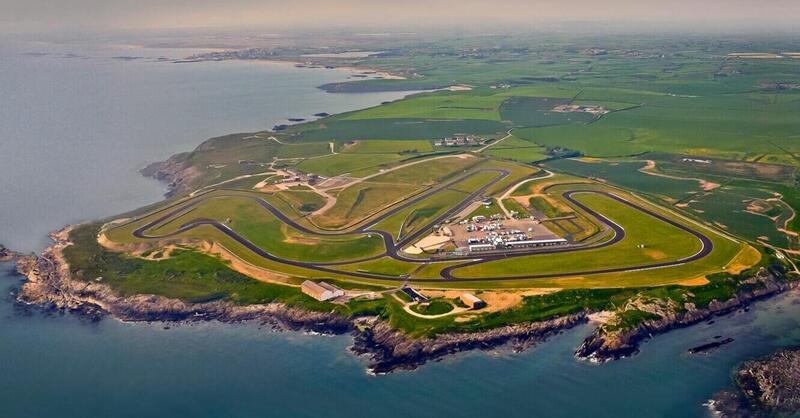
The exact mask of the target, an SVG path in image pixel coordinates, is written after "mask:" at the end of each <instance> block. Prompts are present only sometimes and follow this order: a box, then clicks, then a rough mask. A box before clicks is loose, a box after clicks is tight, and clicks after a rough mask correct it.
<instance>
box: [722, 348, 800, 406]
mask: <svg viewBox="0 0 800 418" xmlns="http://www.w3.org/2000/svg"><path fill="white" fill-rule="evenodd" d="M734 382H735V383H736V389H735V390H731V391H722V392H719V393H717V394H716V395H715V396H714V399H713V400H712V401H711V402H709V406H710V409H712V411H713V412H715V414H716V415H718V416H722V417H727V418H739V417H767V416H795V415H797V414H798V413H800V349H798V348H795V349H784V350H780V351H778V352H776V353H774V354H772V355H770V356H768V357H766V358H763V359H759V360H751V361H746V362H744V363H743V364H742V365H741V366H739V369H738V370H737V371H736V374H735V375H734Z"/></svg>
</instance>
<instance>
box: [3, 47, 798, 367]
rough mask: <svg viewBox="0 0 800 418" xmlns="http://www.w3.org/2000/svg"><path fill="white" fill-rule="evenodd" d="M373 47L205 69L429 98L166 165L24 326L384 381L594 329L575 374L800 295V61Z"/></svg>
mask: <svg viewBox="0 0 800 418" xmlns="http://www.w3.org/2000/svg"><path fill="white" fill-rule="evenodd" d="M371 42H373V41H369V42H367V43H366V44H364V43H362V44H354V45H349V46H343V47H341V48H339V49H341V50H339V49H337V50H336V51H329V50H326V51H315V50H313V48H298V49H275V50H254V49H242V50H230V51H226V52H216V53H213V54H211V55H207V56H194V57H191V58H190V59H189V60H191V61H196V60H221V59H262V58H263V59H270V60H275V59H280V60H285V61H292V62H298V61H302V62H308V65H314V66H326V67H355V68H358V67H361V68H368V69H369V70H367V71H373V72H374V71H378V72H385V73H386V74H387V75H388V74H394V75H398V74H399V75H402V77H389V76H380V77H372V78H369V79H362V78H357V79H356V80H354V81H349V82H346V83H343V84H335V85H328V86H325V87H324V88H325V89H326V90H327V91H332V92H341V91H382V90H383V91H387V90H393V91H395V90H425V92H422V93H415V94H411V95H409V96H407V97H406V98H404V99H401V100H397V101H394V102H388V103H384V104H381V105H379V106H375V107H372V108H367V109H361V110H357V111H353V112H348V113H343V114H336V115H328V114H327V113H320V114H318V115H317V116H318V117H319V119H316V120H311V121H301V120H296V122H299V123H297V124H293V125H282V126H280V129H274V130H272V131H270V130H264V131H259V132H250V133H237V134H230V135H226V136H222V137H217V138H212V139H209V140H207V141H205V142H204V143H202V144H201V145H200V146H198V147H197V148H196V149H195V150H193V151H191V152H186V153H181V154H177V155H174V156H172V157H169V158H168V159H167V160H165V161H163V162H158V163H153V164H151V165H149V166H148V167H147V168H145V169H144V170H143V174H145V175H147V176H150V177H154V178H157V179H159V180H162V181H164V182H165V183H167V184H168V185H169V187H170V192H169V194H168V198H167V199H166V200H165V201H163V202H160V203H157V204H154V205H152V206H149V207H145V208H140V209H136V210H134V211H132V212H130V213H126V214H122V215H119V216H115V217H112V218H109V219H104V220H99V221H97V222H91V223H86V224H81V225H73V226H70V227H67V228H66V229H64V230H62V231H59V232H57V233H54V234H53V239H54V241H55V244H54V245H53V246H51V247H50V248H49V249H48V250H47V251H45V253H44V254H43V255H42V256H40V257H23V258H21V259H20V260H19V261H18V269H19V271H20V272H22V273H23V274H25V275H26V276H27V277H28V278H29V281H28V282H27V283H26V284H25V285H24V286H23V289H22V291H21V292H20V295H19V298H20V300H23V301H25V302H28V303H40V304H52V305H53V306H55V307H57V308H60V309H77V310H87V309H88V310H90V311H94V310H98V309H99V310H102V311H105V312H109V313H111V314H113V315H114V316H116V317H118V318H121V319H124V320H132V321H153V320H177V321H192V320H212V319H213V320H220V321H242V320H262V321H268V322H270V323H272V324H273V325H274V326H275V327H277V328H284V329H309V330H314V331H319V332H330V333H352V334H353V335H354V345H353V347H352V350H353V351H354V352H356V353H358V354H363V355H366V356H368V357H369V358H370V359H371V362H370V366H369V367H370V370H371V371H372V372H374V373H385V372H390V371H393V370H395V369H410V368H414V367H417V366H419V365H421V364H423V363H425V362H426V361H428V360H431V359H435V358H439V357H442V356H445V355H447V354H450V353H454V352H458V351H463V350H470V349H489V348H492V347H497V346H500V345H505V344H511V345H513V347H515V348H517V349H523V348H525V347H527V346H529V345H530V344H532V343H535V342H538V341H541V340H543V339H546V338H547V337H548V336H551V335H553V334H554V333H557V332H559V331H561V330H564V329H567V328H570V327H573V326H575V325H576V324H580V323H584V322H586V321H592V322H593V323H595V324H597V327H596V330H595V331H594V333H592V334H591V335H590V336H589V337H587V339H586V340H585V341H584V342H583V344H582V345H581V346H580V347H576V356H577V357H579V358H583V359H588V360H591V361H597V362H603V361H606V360H610V359H617V358H621V357H626V356H630V355H632V354H634V353H636V352H637V351H638V350H639V345H640V343H641V342H642V341H643V340H645V339H647V338H648V337H649V336H651V335H653V334H655V333H659V332H665V331H668V330H670V329H672V328H675V327H681V326H687V325H691V324H694V323H697V322H700V321H704V320H707V319H708V318H710V317H712V316H714V315H719V314H724V313H727V312H731V311H733V310H736V309H739V308H741V307H743V306H745V305H746V304H747V303H749V302H750V301H753V300H755V299H759V298H763V297H768V296H770V295H773V294H776V293H779V292H782V291H785V290H787V289H790V288H792V287H794V286H795V284H796V282H797V278H798V277H800V276H798V271H797V268H796V267H795V264H794V258H795V257H796V256H797V254H798V250H800V244H799V243H798V232H800V221H798V219H797V217H796V216H795V211H796V209H797V207H798V206H800V192H798V189H797V187H796V184H795V181H796V175H797V172H796V167H797V165H798V164H800V160H798V159H797V157H796V154H795V153H794V152H793V151H792V148H791V147H792V145H791V144H790V143H789V142H787V138H790V137H791V136H792V135H796V134H797V132H796V129H794V128H793V125H792V124H791V123H787V122H786V121H788V120H790V118H792V117H793V116H792V115H794V114H796V113H794V112H796V109H795V108H794V107H793V106H795V103H797V101H796V100H793V99H791V97H789V96H790V95H796V92H794V91H792V90H791V89H784V88H776V87H775V86H776V85H778V84H776V83H778V82H779V84H780V85H785V84H786V83H789V82H796V81H797V80H795V79H796V78H797V74H800V71H795V70H797V69H798V66H800V61H796V60H791V59H786V60H782V61H781V62H780V64H778V63H776V62H774V61H773V60H766V59H759V60H754V59H750V58H749V57H747V56H741V55H730V54H731V53H732V52H734V51H735V50H736V49H738V48H737V47H739V45H733V46H731V45H725V46H720V45H719V44H716V43H713V42H710V41H709V42H704V41H702V40H698V41H697V42H698V43H699V46H697V47H696V48H692V49H691V51H689V52H687V51H686V48H683V47H679V46H677V45H665V44H661V43H658V42H656V41H646V42H643V43H641V44H638V46H637V49H636V50H631V49H630V48H628V47H627V46H626V45H624V44H623V43H624V42H623V43H621V42H622V41H620V40H617V39H608V40H605V42H604V46H603V48H599V49H598V47H597V45H595V44H591V43H586V41H585V40H583V41H580V42H584V43H585V44H583V45H580V47H579V48H576V47H575V42H579V41H576V40H572V39H570V40H560V41H558V42H554V43H552V44H548V45H547V46H542V47H532V46H530V45H531V44H530V43H529V40H528V39H525V38H520V39H517V40H515V41H514V42H516V43H515V44H513V45H509V46H505V47H502V48H498V47H494V46H493V41H492V39H491V38H481V37H476V38H475V39H472V40H470V41H469V42H468V43H472V44H470V45H459V46H457V47H456V46H451V45H449V44H448V45H447V46H446V47H443V46H441V45H437V44H426V45H422V46H419V45H415V46H413V47H411V46H403V45H401V46H399V47H396V48H394V49H392V50H391V52H374V51H385V49H383V48H377V46H378V45H373V44H371ZM615 42H617V43H620V44H615ZM383 46H385V45H383ZM442 48H445V49H446V50H447V53H443V52H442ZM600 49H602V51H604V53H603V54H597V53H594V52H592V51H597V50H600ZM365 51H370V53H363V52H365ZM323 52H324V53H323ZM421 57H425V58H426V59H427V60H428V61H429V63H428V64H427V65H425V66H418V65H417V63H418V62H419V60H420V59H421ZM164 65H170V64H167V63H164ZM779 66H780V69H779V68H778V67H779ZM633 67H635V68H636V71H634V72H631V71H630V68H633ZM791 74H794V75H791ZM790 79H791V80H790ZM765 80H772V81H774V82H772V83H767V82H765ZM792 97H793V96H792ZM754 103H759V106H758V107H754V106H753V104H754ZM765 138H766V139H765Z"/></svg>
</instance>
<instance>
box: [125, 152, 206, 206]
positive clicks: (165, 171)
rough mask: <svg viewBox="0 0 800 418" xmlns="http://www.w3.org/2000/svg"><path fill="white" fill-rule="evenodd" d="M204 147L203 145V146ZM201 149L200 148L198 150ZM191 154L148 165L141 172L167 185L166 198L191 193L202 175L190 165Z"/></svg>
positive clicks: (176, 155) (181, 154)
mask: <svg viewBox="0 0 800 418" xmlns="http://www.w3.org/2000/svg"><path fill="white" fill-rule="evenodd" d="M201 147H202V145H201ZM198 149H200V148H198ZM188 155H189V153H185V152H184V153H180V154H175V155H173V156H171V157H169V158H168V159H166V160H165V161H158V162H154V163H151V164H148V165H147V166H146V167H144V168H143V169H141V170H139V173H141V174H142V175H143V176H145V177H150V178H153V179H155V180H159V181H161V182H164V183H166V184H167V193H166V196H168V197H172V196H177V195H179V194H184V193H189V192H190V191H192V190H193V186H192V182H193V181H194V180H195V179H196V178H197V177H199V176H200V175H201V173H200V172H199V170H197V168H195V167H194V166H192V165H191V164H189V163H188V161H187V159H186V157H187V156H188Z"/></svg>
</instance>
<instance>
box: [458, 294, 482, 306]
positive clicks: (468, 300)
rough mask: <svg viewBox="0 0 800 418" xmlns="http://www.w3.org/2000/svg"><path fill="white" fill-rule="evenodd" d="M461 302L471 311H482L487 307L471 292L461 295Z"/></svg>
mask: <svg viewBox="0 0 800 418" xmlns="http://www.w3.org/2000/svg"><path fill="white" fill-rule="evenodd" d="M461 302H463V303H464V305H467V307H468V308H470V309H480V308H483V307H484V306H486V302H484V301H483V300H481V299H480V298H479V297H477V296H475V295H473V294H472V293H469V292H464V293H462V294H461Z"/></svg>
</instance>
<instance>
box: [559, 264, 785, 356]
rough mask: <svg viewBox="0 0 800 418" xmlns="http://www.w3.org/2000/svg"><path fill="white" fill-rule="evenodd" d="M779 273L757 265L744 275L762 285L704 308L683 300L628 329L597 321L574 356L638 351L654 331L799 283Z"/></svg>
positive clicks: (732, 309) (702, 318)
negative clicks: (754, 270)
mask: <svg viewBox="0 0 800 418" xmlns="http://www.w3.org/2000/svg"><path fill="white" fill-rule="evenodd" d="M780 274H781V273H778V272H773V271H770V270H768V269H761V270H760V271H759V272H758V274H756V275H755V276H754V277H752V278H750V279H748V284H750V285H758V286H762V287H757V288H755V290H751V291H748V290H740V291H738V292H737V293H736V294H735V295H734V296H733V297H732V298H730V299H728V300H725V301H718V300H712V301H711V302H710V303H709V304H708V307H707V308H704V309H697V308H696V307H695V306H694V305H693V304H691V303H687V304H685V305H684V306H683V309H682V310H679V311H677V312H671V313H668V314H665V315H663V316H662V318H661V319H655V320H645V321H643V322H641V323H640V324H639V325H637V326H635V327H633V328H629V329H614V328H612V327H610V326H609V325H608V324H601V325H600V326H598V327H597V328H596V329H595V331H594V332H592V334H590V335H589V336H588V337H587V338H586V339H585V340H584V341H583V343H582V344H581V346H580V347H578V349H577V351H576V352H575V356H576V357H577V358H579V359H582V360H588V361H590V362H593V363H604V362H607V361H611V360H619V359H622V358H626V357H630V356H633V355H635V354H636V353H638V352H639V349H640V346H641V344H642V343H643V342H645V341H647V340H648V339H649V338H650V337H652V336H654V335H657V334H663V333H666V332H669V331H671V330H673V329H677V328H685V327H689V326H692V325H695V324H698V323H700V322H703V321H706V320H709V319H711V318H713V317H717V316H723V315H726V314H730V313H733V312H736V311H737V310H739V309H746V307H747V305H748V304H750V303H751V302H755V301H758V300H762V299H767V298H769V297H772V296H777V295H778V294H781V293H784V292H787V291H789V290H792V289H796V288H797V287H798V286H800V283H798V282H796V281H785V280H783V277H779V275H780Z"/></svg>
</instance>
